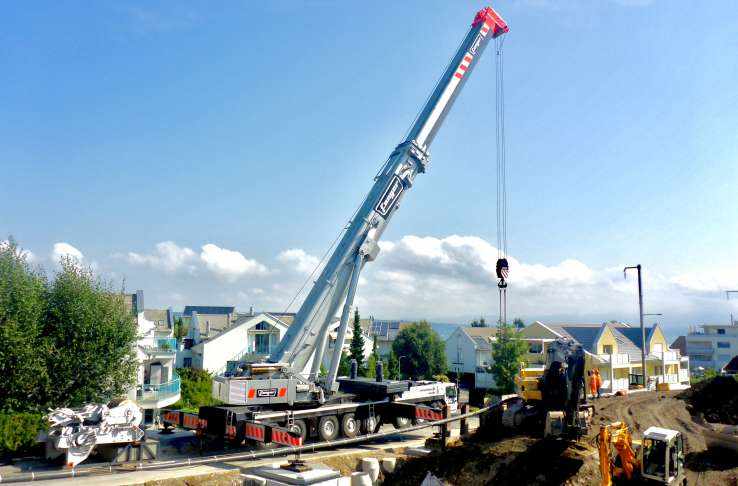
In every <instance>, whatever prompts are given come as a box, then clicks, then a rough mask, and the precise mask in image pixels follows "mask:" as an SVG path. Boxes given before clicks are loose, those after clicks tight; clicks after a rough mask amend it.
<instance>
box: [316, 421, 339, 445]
mask: <svg viewBox="0 0 738 486" xmlns="http://www.w3.org/2000/svg"><path fill="white" fill-rule="evenodd" d="M318 436H320V440H323V441H330V440H335V439H336V437H338V419H337V418H336V416H335V415H324V416H323V417H320V421H319V422H318Z"/></svg>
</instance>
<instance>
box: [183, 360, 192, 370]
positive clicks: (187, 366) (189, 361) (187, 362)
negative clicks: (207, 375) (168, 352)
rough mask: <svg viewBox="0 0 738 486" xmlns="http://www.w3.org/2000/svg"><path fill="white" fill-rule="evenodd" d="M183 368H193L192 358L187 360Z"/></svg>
mask: <svg viewBox="0 0 738 486" xmlns="http://www.w3.org/2000/svg"><path fill="white" fill-rule="evenodd" d="M182 366H184V367H185V368H192V358H185V359H184V361H183V363H182Z"/></svg>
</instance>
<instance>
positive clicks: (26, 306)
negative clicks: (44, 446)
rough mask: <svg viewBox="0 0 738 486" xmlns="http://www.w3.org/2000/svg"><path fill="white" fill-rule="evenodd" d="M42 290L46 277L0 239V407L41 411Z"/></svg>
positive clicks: (43, 401)
mask: <svg viewBox="0 0 738 486" xmlns="http://www.w3.org/2000/svg"><path fill="white" fill-rule="evenodd" d="M46 293H47V281H46V277H45V276H44V275H43V273H41V272H40V271H39V270H36V269H33V268H31V266H30V264H29V263H28V261H27V260H26V257H25V255H24V253H23V252H22V251H21V250H20V249H19V248H18V246H17V244H16V243H15V242H14V241H13V240H12V238H11V239H9V241H8V242H6V243H0V342H1V343H2V346H0V376H2V380H3V385H2V386H0V412H11V411H18V412H21V411H43V410H44V409H45V406H46V404H47V397H46V395H47V392H46V389H47V387H48V383H49V380H48V374H47V372H46V371H47V368H46V354H45V353H46V351H47V349H46V343H45V342H44V340H43V335H42V331H43V320H44V316H45V314H46ZM8 423H10V422H8Z"/></svg>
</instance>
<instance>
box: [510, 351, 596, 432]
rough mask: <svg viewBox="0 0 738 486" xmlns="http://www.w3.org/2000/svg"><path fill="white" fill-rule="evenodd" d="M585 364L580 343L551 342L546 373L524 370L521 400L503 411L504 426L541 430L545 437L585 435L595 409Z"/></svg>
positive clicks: (520, 392) (533, 369) (519, 376)
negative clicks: (587, 386) (586, 385)
mask: <svg viewBox="0 0 738 486" xmlns="http://www.w3.org/2000/svg"><path fill="white" fill-rule="evenodd" d="M584 364H585V354H584V348H583V347H582V346H581V344H579V343H576V342H574V341H573V340H571V339H565V338H559V339H557V340H555V341H552V342H550V343H549V344H548V348H547V351H546V364H545V367H544V368H543V370H541V369H540V368H524V369H523V370H521V372H520V374H519V375H518V376H517V377H516V383H517V385H518V392H519V393H518V395H519V397H520V398H519V400H518V401H517V402H513V403H512V404H511V405H510V406H508V407H507V409H506V410H505V411H504V412H503V415H502V423H503V425H504V426H506V427H509V428H514V429H521V428H538V430H540V429H541V428H542V429H543V436H544V437H546V438H557V437H562V438H569V439H575V440H576V439H579V438H580V437H582V436H583V435H586V434H587V432H588V431H589V428H590V425H591V421H592V416H593V415H594V406H592V405H591V404H589V403H588V402H587V395H586V390H585V387H584Z"/></svg>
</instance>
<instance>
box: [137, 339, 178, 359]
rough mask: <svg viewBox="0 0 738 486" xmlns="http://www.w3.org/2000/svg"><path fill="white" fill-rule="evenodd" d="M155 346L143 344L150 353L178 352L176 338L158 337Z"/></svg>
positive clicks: (172, 353)
mask: <svg viewBox="0 0 738 486" xmlns="http://www.w3.org/2000/svg"><path fill="white" fill-rule="evenodd" d="M154 343H155V344H154V345H153V346H142V347H143V349H144V350H145V351H146V352H147V353H149V354H171V355H174V354H175V353H176V352H177V340H176V339H175V338H157V339H155V340H154Z"/></svg>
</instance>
